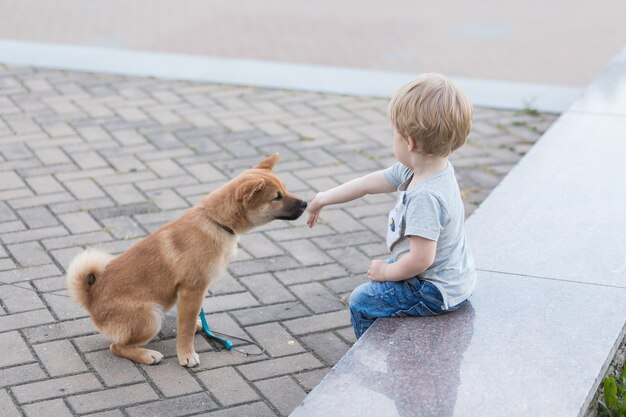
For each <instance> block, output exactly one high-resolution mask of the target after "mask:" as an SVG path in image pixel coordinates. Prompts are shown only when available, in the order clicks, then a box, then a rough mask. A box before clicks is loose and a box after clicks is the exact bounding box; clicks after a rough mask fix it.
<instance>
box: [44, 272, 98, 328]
mask: <svg viewBox="0 0 626 417" xmlns="http://www.w3.org/2000/svg"><path fill="white" fill-rule="evenodd" d="M61 281H62V282H63V284H62V285H61V288H65V283H64V280H63V279H61ZM42 298H43V299H44V300H45V301H46V304H47V305H48V307H49V308H50V310H51V311H52V312H53V313H54V315H55V316H56V317H57V318H58V319H59V320H72V319H79V318H83V317H86V316H87V315H88V313H87V311H85V310H84V309H83V308H82V307H80V306H79V305H78V304H77V303H76V302H74V301H73V300H71V299H70V296H69V294H68V293H67V291H65V290H62V291H56V292H51V293H47V294H44V295H43V296H42Z"/></svg>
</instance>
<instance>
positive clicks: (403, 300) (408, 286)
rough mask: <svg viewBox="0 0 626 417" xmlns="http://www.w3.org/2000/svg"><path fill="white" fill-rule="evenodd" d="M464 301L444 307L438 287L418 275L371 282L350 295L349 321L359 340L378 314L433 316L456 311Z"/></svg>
mask: <svg viewBox="0 0 626 417" xmlns="http://www.w3.org/2000/svg"><path fill="white" fill-rule="evenodd" d="M463 304H465V302H463V303H460V304H459V305H456V306H454V307H451V308H448V309H447V310H446V309H444V303H443V296H442V295H441V292H439V290H438V289H437V287H436V286H435V285H434V284H433V283H431V282H429V281H423V280H420V279H419V278H418V277H413V278H409V279H407V280H404V281H397V282H395V281H384V282H377V281H369V282H366V283H364V284H361V285H359V286H358V287H356V288H355V289H354V291H352V294H351V295H350V302H349V306H350V320H351V322H352V327H353V328H354V334H355V335H356V338H357V339H358V338H360V337H361V335H363V333H365V331H366V330H367V329H368V328H369V327H370V326H371V325H372V324H373V323H374V321H375V320H376V319H377V318H379V317H408V316H414V317H425V316H434V315H437V314H443V313H447V312H450V311H454V310H457V309H459V308H460V307H461V306H462V305H463Z"/></svg>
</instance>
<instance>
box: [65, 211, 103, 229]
mask: <svg viewBox="0 0 626 417" xmlns="http://www.w3.org/2000/svg"><path fill="white" fill-rule="evenodd" d="M59 219H60V220H61V222H63V224H64V225H65V227H67V228H68V229H69V231H70V232H71V233H73V234H76V233H86V232H94V231H96V230H101V229H102V227H101V226H100V225H99V224H98V223H96V222H95V221H94V219H93V218H92V217H91V216H90V215H89V214H88V213H85V212H75V213H65V214H60V215H59Z"/></svg>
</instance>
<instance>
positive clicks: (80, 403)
mask: <svg viewBox="0 0 626 417" xmlns="http://www.w3.org/2000/svg"><path fill="white" fill-rule="evenodd" d="M157 398H158V396H157V394H156V393H155V392H154V390H153V389H152V388H150V386H149V385H148V384H136V385H129V386H125V387H122V388H111V389H105V390H100V391H97V392H92V393H90V394H82V395H75V396H71V397H68V399H67V401H68V402H69V403H70V405H71V406H72V408H73V409H74V410H75V411H76V412H77V413H79V414H85V413H90V412H94V411H100V410H103V409H107V408H115V407H122V406H126V405H131V404H136V403H141V402H146V401H152V400H156V399H157ZM156 404H159V403H156ZM156 409H159V407H158V406H157V408H156ZM160 410H161V411H163V413H164V414H165V415H168V414H167V411H166V410H165V409H164V408H161V409H160ZM134 415H142V414H134ZM172 415H173V414H172Z"/></svg>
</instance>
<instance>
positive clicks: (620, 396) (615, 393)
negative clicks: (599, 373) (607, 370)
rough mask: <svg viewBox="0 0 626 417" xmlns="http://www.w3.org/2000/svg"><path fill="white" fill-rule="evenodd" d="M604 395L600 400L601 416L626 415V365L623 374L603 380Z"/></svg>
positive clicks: (599, 414) (618, 416)
mask: <svg viewBox="0 0 626 417" xmlns="http://www.w3.org/2000/svg"><path fill="white" fill-rule="evenodd" d="M603 387H604V396H603V398H602V399H601V400H600V401H598V403H599V406H600V410H599V411H600V412H599V413H598V416H599V417H626V401H624V393H626V365H624V368H622V373H621V375H617V379H615V378H614V377H612V376H609V377H606V378H604V380H603Z"/></svg>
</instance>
